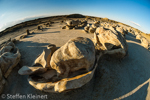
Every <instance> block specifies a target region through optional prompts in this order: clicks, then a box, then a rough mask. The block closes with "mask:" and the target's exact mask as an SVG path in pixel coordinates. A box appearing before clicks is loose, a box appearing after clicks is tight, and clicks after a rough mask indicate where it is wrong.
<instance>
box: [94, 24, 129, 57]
mask: <svg viewBox="0 0 150 100" xmlns="http://www.w3.org/2000/svg"><path fill="white" fill-rule="evenodd" d="M93 42H94V45H95V48H96V49H97V50H98V51H103V52H104V54H110V55H112V56H115V57H118V58H123V57H124V56H125V55H126V53H127V49H128V45H127V43H126V40H125V38H124V37H123V35H122V34H121V33H118V32H116V30H115V29H114V28H113V27H110V29H105V28H104V27H98V28H97V29H96V33H94V39H93Z"/></svg>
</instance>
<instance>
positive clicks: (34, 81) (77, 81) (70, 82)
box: [28, 56, 100, 93]
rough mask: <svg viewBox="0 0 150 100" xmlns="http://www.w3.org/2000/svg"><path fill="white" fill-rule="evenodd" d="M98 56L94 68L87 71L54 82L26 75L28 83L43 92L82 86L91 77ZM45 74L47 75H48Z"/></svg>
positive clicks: (55, 91) (58, 91)
mask: <svg viewBox="0 0 150 100" xmlns="http://www.w3.org/2000/svg"><path fill="white" fill-rule="evenodd" d="M99 58H100V56H97V60H96V63H95V65H94V68H93V69H92V70H90V71H89V72H87V73H84V74H78V75H77V76H74V77H71V78H64V79H62V80H59V81H56V82H51V81H48V82H47V80H44V79H43V78H41V77H37V76H29V77H28V81H29V84H30V85H32V86H33V87H34V88H36V89H39V90H42V91H44V92H54V93H60V92H64V91H68V90H72V89H76V88H79V87H82V86H83V85H85V84H86V83H87V82H89V81H90V80H91V79H92V77H93V75H94V72H95V70H96V67H97V66H98V61H99ZM51 74H52V73H50V75H51ZM54 74H55V72H53V74H52V75H54ZM46 76H47V77H48V75H46ZM47 79H49V78H47Z"/></svg>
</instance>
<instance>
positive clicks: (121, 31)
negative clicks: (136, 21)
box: [116, 27, 125, 36]
mask: <svg viewBox="0 0 150 100" xmlns="http://www.w3.org/2000/svg"><path fill="white" fill-rule="evenodd" d="M116 30H117V31H118V32H120V33H121V34H122V35H123V36H125V31H124V29H123V28H122V27H116Z"/></svg>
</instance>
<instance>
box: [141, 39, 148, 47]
mask: <svg viewBox="0 0 150 100" xmlns="http://www.w3.org/2000/svg"><path fill="white" fill-rule="evenodd" d="M148 44H149V43H148V41H147V39H146V38H144V37H142V38H141V45H142V46H143V47H144V48H146V49H148Z"/></svg>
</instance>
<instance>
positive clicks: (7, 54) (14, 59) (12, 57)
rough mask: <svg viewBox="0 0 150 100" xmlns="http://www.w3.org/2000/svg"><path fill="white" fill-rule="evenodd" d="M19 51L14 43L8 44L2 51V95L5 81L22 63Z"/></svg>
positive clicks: (0, 88)
mask: <svg viewBox="0 0 150 100" xmlns="http://www.w3.org/2000/svg"><path fill="white" fill-rule="evenodd" d="M20 57H21V55H20V53H19V49H18V48H17V47H15V45H14V43H13V42H12V41H10V42H8V43H6V44H5V45H4V46H3V47H2V48H1V50H0V93H1V92H2V89H3V87H4V84H5V79H4V78H7V77H8V76H9V74H10V73H11V71H12V69H13V68H14V67H15V66H16V65H17V64H18V63H19V61H20Z"/></svg>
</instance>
